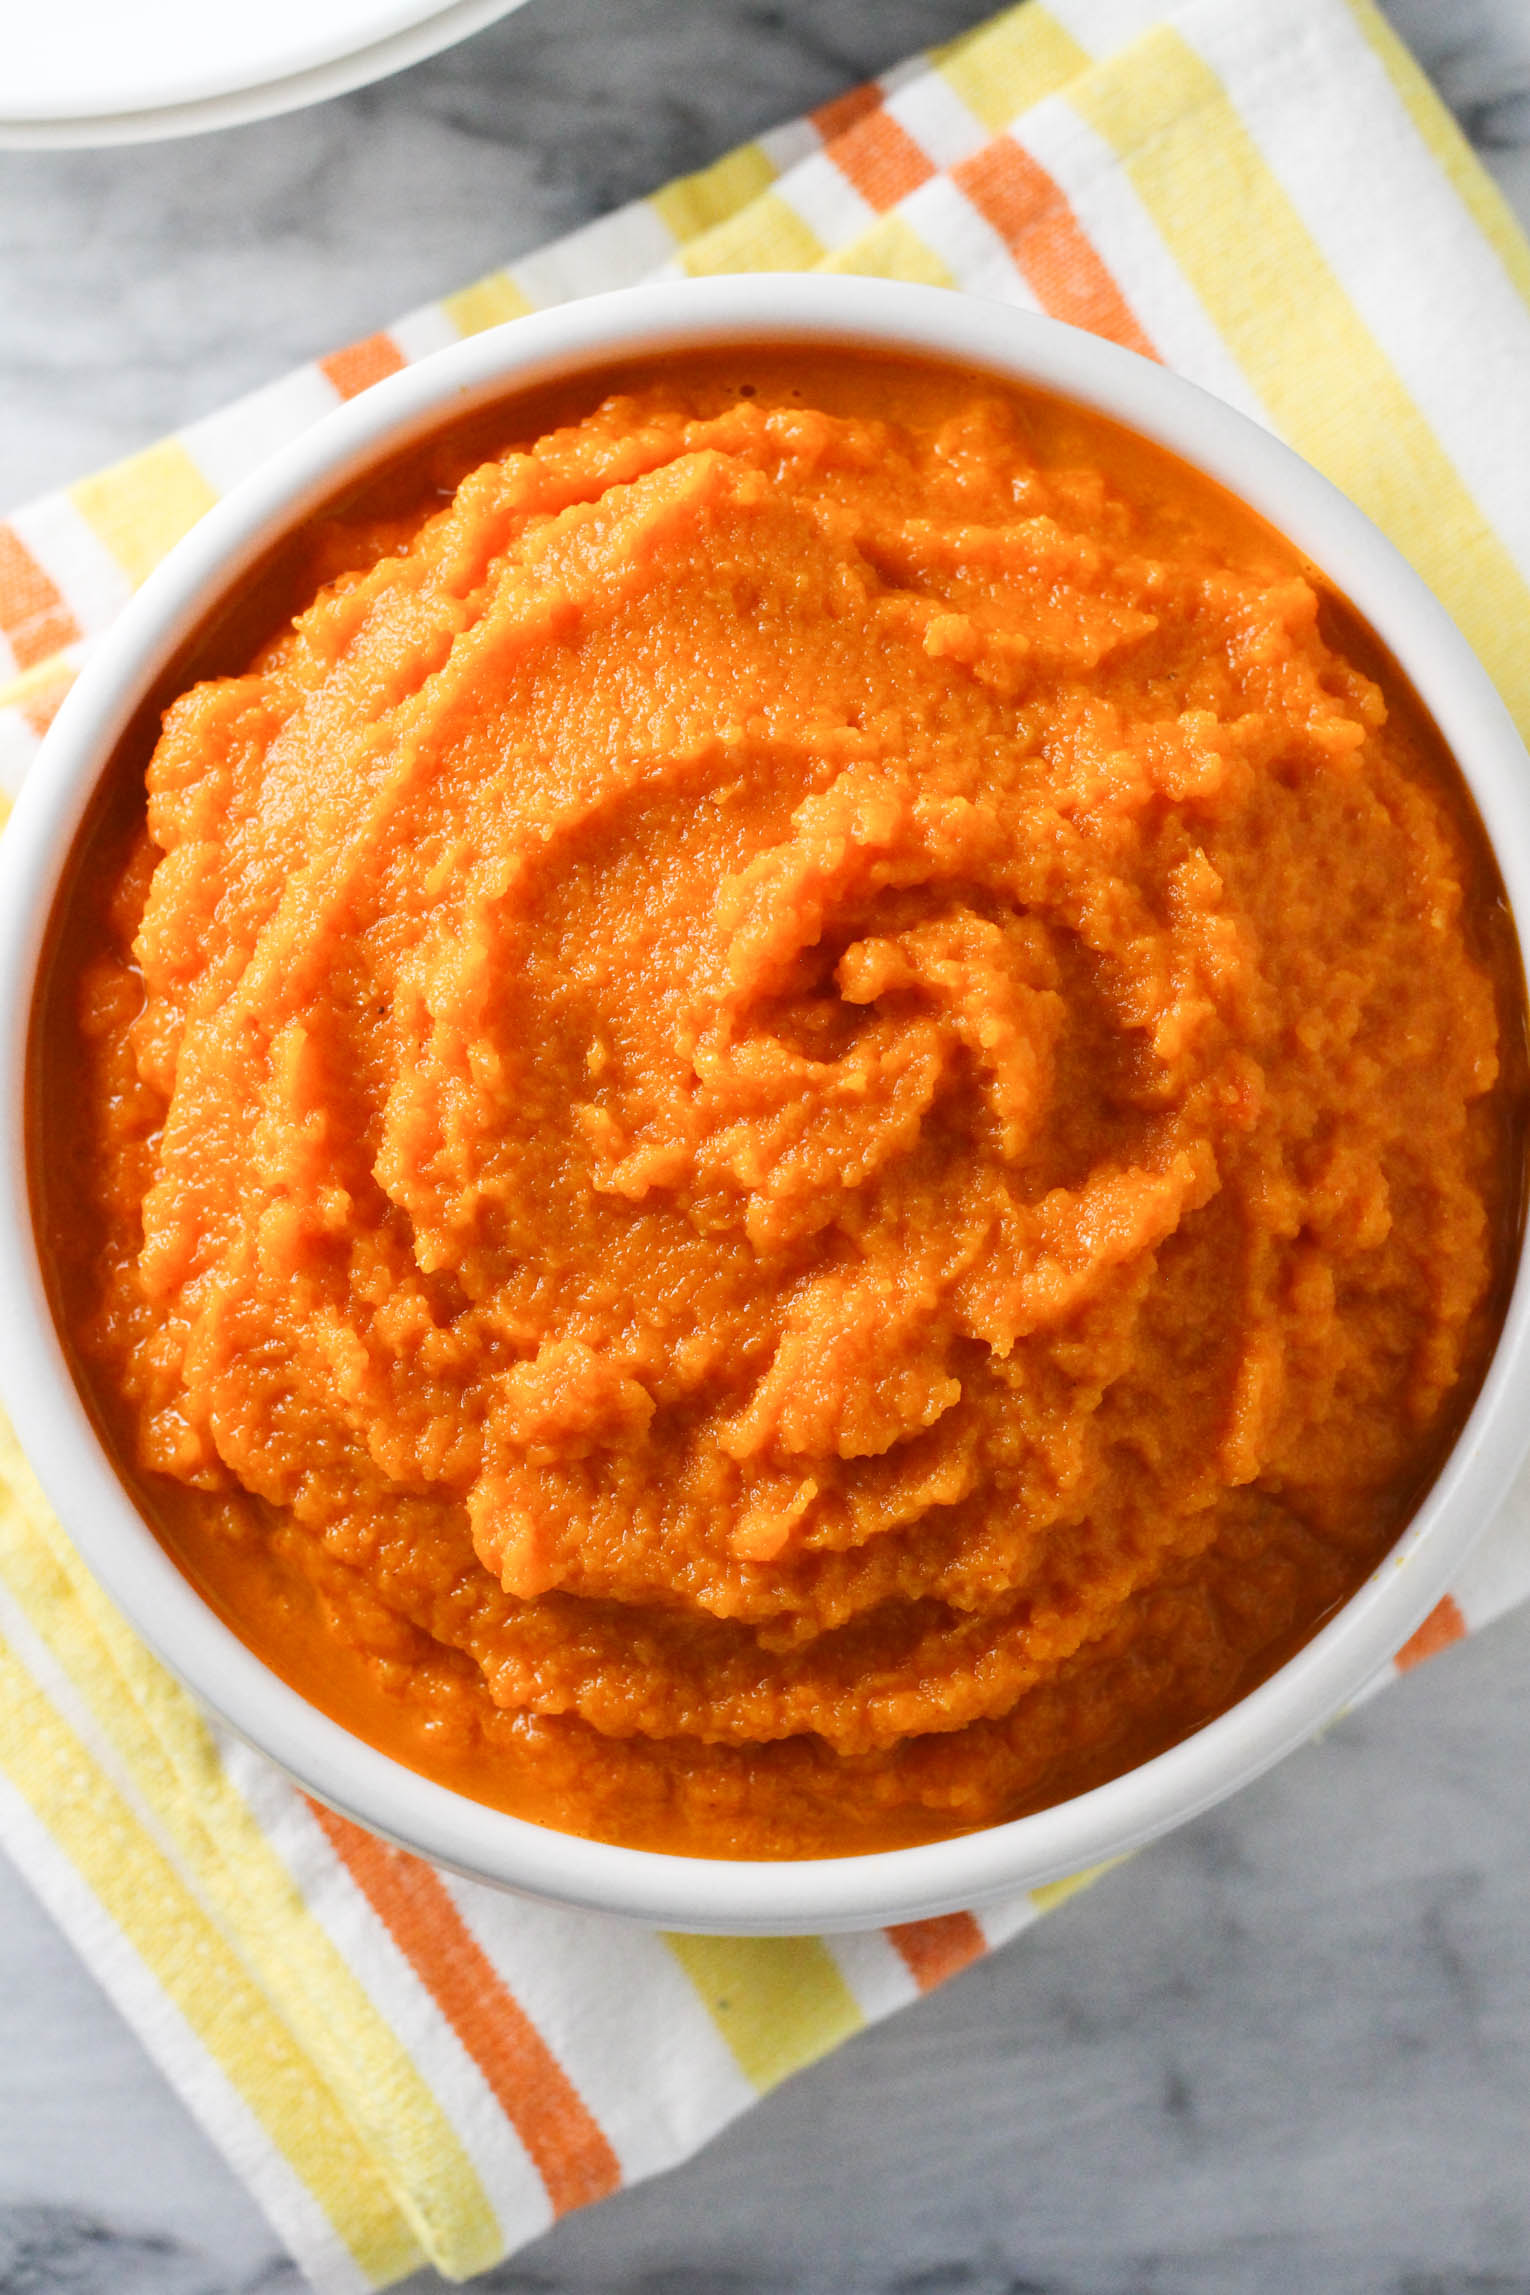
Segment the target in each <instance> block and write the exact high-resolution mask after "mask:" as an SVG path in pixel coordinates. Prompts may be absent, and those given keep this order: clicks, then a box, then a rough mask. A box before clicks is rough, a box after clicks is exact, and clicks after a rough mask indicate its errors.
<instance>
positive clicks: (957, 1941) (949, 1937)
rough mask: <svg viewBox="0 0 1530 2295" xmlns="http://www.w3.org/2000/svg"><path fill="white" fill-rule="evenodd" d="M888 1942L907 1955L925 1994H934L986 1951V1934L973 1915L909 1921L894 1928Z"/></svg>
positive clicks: (953, 1915) (945, 1915)
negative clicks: (947, 1980)
mask: <svg viewBox="0 0 1530 2295" xmlns="http://www.w3.org/2000/svg"><path fill="white" fill-rule="evenodd" d="M887 1935H888V1941H889V1942H890V1943H891V1944H894V1945H895V1946H896V1947H897V1949H898V1951H899V1952H900V1953H901V1954H902V1955H903V1959H904V1963H905V1965H906V1966H907V1969H908V1972H909V1974H910V1976H911V1977H912V1978H913V1980H914V1982H915V1983H916V1984H917V1985H918V1987H919V1989H920V1991H921V1992H933V1991H934V1989H935V1987H936V1985H937V1984H944V1983H945V1981H946V1978H947V1977H948V1976H954V1975H955V1974H956V1972H957V1970H958V1969H959V1968H965V1967H966V1966H967V1964H968V1962H969V1961H974V1960H977V1959H978V1958H979V1957H980V1956H981V1954H982V1951H983V1932H982V1930H981V1929H980V1928H979V1927H978V1924H977V1922H976V1921H975V1920H974V1919H973V1917H972V1915H971V1913H965V1912H954V1913H942V1914H941V1915H940V1916H939V1917H938V1918H937V1919H935V1920H911V1921H905V1922H903V1923H902V1924H901V1926H899V1927H898V1928H890V1929H889V1930H888V1932H887Z"/></svg>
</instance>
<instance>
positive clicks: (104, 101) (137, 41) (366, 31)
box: [0, 0, 523, 148]
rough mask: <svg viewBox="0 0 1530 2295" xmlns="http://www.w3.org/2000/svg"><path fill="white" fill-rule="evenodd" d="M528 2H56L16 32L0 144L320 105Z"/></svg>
mask: <svg viewBox="0 0 1530 2295" xmlns="http://www.w3.org/2000/svg"><path fill="white" fill-rule="evenodd" d="M522 4H523V0H259V4H258V5H250V4H249V0H237V4H234V5H230V4H229V0H221V4H220V0H131V4H130V5H124V0H46V5H43V6H33V7H30V8H28V9H26V10H24V11H22V10H18V11H16V14H15V16H14V17H13V18H12V20H11V21H9V22H8V23H7V25H6V28H5V48H6V58H5V73H4V79H3V83H0V144H4V145H10V146H12V147H16V146H27V145H30V146H33V147H37V146H42V147H53V148H57V147H59V146H62V145H77V144H105V143H141V142H147V141H149V140H151V139H152V138H155V137H158V136H172V135H196V134H199V133H200V132H202V131H203V130H204V129H207V128H216V127H232V126H234V125H235V124H237V123H238V122H240V121H243V120H253V119H266V118H269V117H270V116H271V115H272V114H273V113H276V112H285V111H294V110H296V109H297V107H298V106H299V105H301V104H311V103H318V102H320V101H321V100H322V99H323V98H325V97H327V96H337V95H340V94H342V93H343V92H344V91H345V90H346V89H347V88H357V87H361V86H363V85H364V84H365V83H366V82H367V81H369V80H376V79H381V78H383V77H384V75H385V74H386V73H389V72H397V71H401V70H402V69H403V68H404V66H405V65H406V64H414V63H418V62H419V61H420V59H421V58H422V57H425V56H433V55H435V54H436V53H437V51H438V50H440V49H442V48H447V47H450V46H451V44H452V42H453V41H455V40H462V39H465V38H466V37H467V35H468V34H469V33H470V32H476V31H479V30H480V29H481V28H482V27H483V26H484V25H485V24H491V23H493V22H494V20H495V18H496V17H499V16H505V15H508V14H509V13H510V10H511V9H512V8H516V7H519V6H521V5H522Z"/></svg>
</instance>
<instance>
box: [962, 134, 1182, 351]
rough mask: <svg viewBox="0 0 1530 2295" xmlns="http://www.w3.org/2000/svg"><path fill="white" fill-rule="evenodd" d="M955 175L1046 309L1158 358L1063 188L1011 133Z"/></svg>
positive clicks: (1056, 316)
mask: <svg viewBox="0 0 1530 2295" xmlns="http://www.w3.org/2000/svg"><path fill="white" fill-rule="evenodd" d="M951 175H952V180H953V181H954V182H955V183H956V184H957V186H958V187H959V189H960V190H962V191H963V192H965V194H966V196H967V197H968V198H969V199H970V200H971V202H972V204H973V206H974V207H975V208H976V209H977V211H978V213H979V214H980V215H981V216H982V217H983V219H984V220H985V222H988V223H991V224H992V225H993V228H994V229H995V231H997V232H998V234H999V237H1000V238H1001V239H1002V240H1003V241H1004V243H1005V245H1006V246H1007V247H1008V249H1009V251H1010V254H1011V256H1012V257H1013V258H1014V262H1015V265H1016V268H1017V269H1018V270H1020V271H1023V272H1024V274H1025V276H1026V278H1027V280H1028V281H1029V282H1030V285H1031V288H1032V290H1033V292H1034V293H1035V296H1036V300H1037V301H1038V302H1039V303H1040V305H1041V307H1042V309H1043V310H1044V311H1049V312H1050V313H1051V315H1052V317H1053V318H1054V319H1066V320H1067V321H1068V323H1069V325H1070V326H1074V327H1087V328H1088V330H1089V332H1090V334H1092V335H1105V336H1108V337H1109V339H1110V341H1111V342H1113V343H1122V344H1124V345H1125V347H1126V348H1127V349H1128V350H1129V351H1141V352H1142V354H1143V355H1144V357H1146V358H1150V359H1153V358H1156V357H1157V356H1158V353H1157V352H1156V351H1155V350H1154V348H1153V346H1152V344H1151V343H1150V342H1149V341H1148V339H1147V336H1146V335H1145V334H1144V333H1143V331H1142V329H1141V327H1140V326H1139V325H1138V323H1137V319H1136V317H1135V315H1134V314H1133V312H1132V310H1131V308H1130V306H1129V304H1128V303H1127V301H1126V298H1125V296H1124V295H1123V294H1122V293H1121V290H1120V288H1119V287H1118V286H1117V285H1116V282H1115V280H1114V279H1113V278H1112V277H1111V275H1110V273H1109V271H1107V269H1106V268H1105V265H1104V264H1103V263H1102V262H1101V260H1100V257H1099V255H1098V253H1097V252H1096V250H1095V247H1094V245H1093V243H1092V241H1091V240H1090V239H1089V238H1088V237H1087V236H1086V235H1085V232H1084V230H1083V228H1082V226H1081V225H1080V223H1079V220H1078V217H1077V216H1076V215H1075V214H1074V212H1073V210H1072V208H1071V207H1070V206H1069V204H1068V201H1067V199H1066V198H1065V196H1064V194H1063V192H1062V190H1061V188H1060V187H1059V185H1058V184H1056V183H1055V182H1054V181H1053V179H1052V177H1051V176H1050V175H1048V173H1047V171H1046V169H1045V168H1044V167H1043V166H1042V165H1041V163H1040V161H1039V160H1035V159H1032V157H1031V155H1030V153H1029V152H1028V151H1025V150H1023V149H1022V148H1021V146H1020V145H1019V144H1017V143H1016V142H1015V141H1014V138H1013V137H1012V136H1007V135H1001V136H995V137H994V139H993V141H992V143H988V144H985V145H984V146H983V149H982V150H981V151H979V152H974V153H973V155H972V157H971V159H964V160H962V161H961V162H960V163H959V164H958V165H957V166H956V167H954V168H953V169H952V170H951Z"/></svg>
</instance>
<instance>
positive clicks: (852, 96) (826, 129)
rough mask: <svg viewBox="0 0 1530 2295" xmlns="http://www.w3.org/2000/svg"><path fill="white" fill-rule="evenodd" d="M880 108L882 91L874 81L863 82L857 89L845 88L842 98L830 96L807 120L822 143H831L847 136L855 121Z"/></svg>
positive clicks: (809, 114)
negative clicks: (839, 137) (816, 131)
mask: <svg viewBox="0 0 1530 2295" xmlns="http://www.w3.org/2000/svg"><path fill="white" fill-rule="evenodd" d="M881 108H882V91H881V89H880V88H879V87H878V86H877V83H876V81H875V80H863V81H862V82H861V85H860V86H859V87H858V88H846V90H845V92H844V94H843V95H842V96H831V97H830V98H829V101H828V102H827V103H826V104H820V105H819V107H818V109H817V111H816V112H809V113H808V118H809V119H810V120H811V121H812V123H813V125H814V127H815V128H817V130H818V132H819V134H820V135H821V136H822V137H823V140H824V142H825V143H833V142H834V140H835V138H836V137H838V136H842V135H845V134H847V133H848V132H849V130H850V129H851V128H853V127H854V126H855V124H856V122H857V120H863V119H865V118H866V117H867V115H868V113H871V112H878V111H880V110H881Z"/></svg>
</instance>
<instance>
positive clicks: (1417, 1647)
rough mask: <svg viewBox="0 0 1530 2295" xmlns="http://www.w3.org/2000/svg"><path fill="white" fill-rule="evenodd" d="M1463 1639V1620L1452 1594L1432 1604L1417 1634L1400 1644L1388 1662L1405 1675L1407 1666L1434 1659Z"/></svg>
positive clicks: (1464, 1624) (1458, 1604)
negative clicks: (1391, 1659) (1400, 1646)
mask: <svg viewBox="0 0 1530 2295" xmlns="http://www.w3.org/2000/svg"><path fill="white" fill-rule="evenodd" d="M1465 1639H1466V1620H1465V1618H1463V1617H1462V1615H1461V1605H1460V1603H1459V1602H1458V1601H1457V1600H1456V1598H1455V1596H1454V1594H1446V1595H1445V1596H1444V1597H1443V1598H1442V1599H1441V1600H1440V1601H1438V1602H1436V1603H1435V1605H1434V1608H1433V1609H1432V1610H1431V1611H1430V1613H1429V1615H1428V1617H1427V1618H1425V1620H1424V1622H1423V1624H1422V1625H1421V1626H1420V1627H1419V1629H1418V1632H1417V1633H1416V1634H1412V1635H1410V1636H1409V1638H1408V1640H1407V1641H1405V1642H1404V1643H1403V1646H1402V1648H1401V1649H1400V1650H1399V1651H1398V1653H1397V1655H1396V1657H1395V1658H1394V1659H1393V1661H1392V1662H1393V1664H1394V1665H1395V1666H1396V1668H1397V1670H1398V1672H1399V1673H1406V1672H1407V1671H1408V1669H1409V1667H1410V1666H1416V1665H1422V1664H1423V1662H1424V1660H1425V1658H1430V1657H1438V1656H1439V1654H1440V1652H1441V1650H1448V1649H1449V1647H1450V1645H1451V1643H1452V1642H1463V1641H1465Z"/></svg>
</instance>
